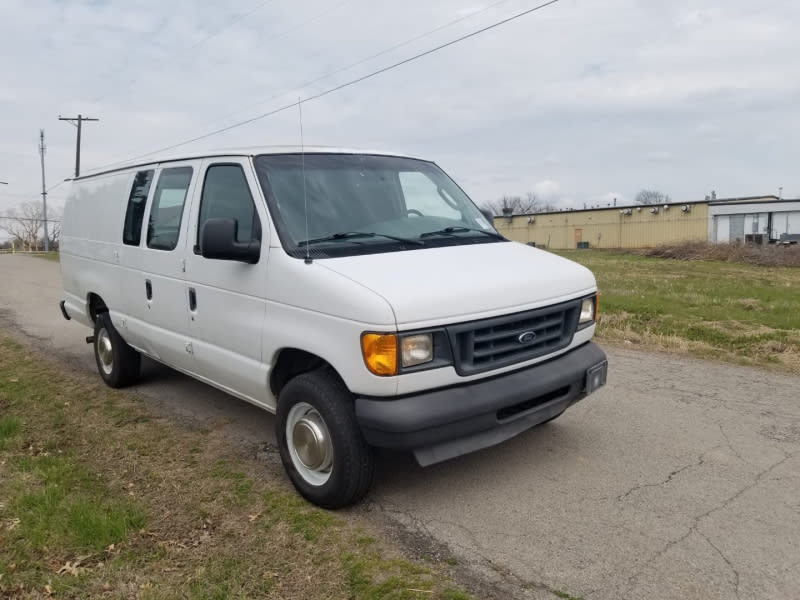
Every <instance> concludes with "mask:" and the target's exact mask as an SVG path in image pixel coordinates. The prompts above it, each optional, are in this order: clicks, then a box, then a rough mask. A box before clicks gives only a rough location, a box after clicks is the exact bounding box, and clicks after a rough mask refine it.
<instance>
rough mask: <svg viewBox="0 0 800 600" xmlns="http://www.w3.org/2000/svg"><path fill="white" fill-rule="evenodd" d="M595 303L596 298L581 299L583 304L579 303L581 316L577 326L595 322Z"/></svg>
mask: <svg viewBox="0 0 800 600" xmlns="http://www.w3.org/2000/svg"><path fill="white" fill-rule="evenodd" d="M595 302H597V296H592V297H591V298H584V299H583V302H582V303H581V316H580V318H579V319H578V325H588V324H589V323H592V322H593V321H594V320H595V312H596V311H595Z"/></svg>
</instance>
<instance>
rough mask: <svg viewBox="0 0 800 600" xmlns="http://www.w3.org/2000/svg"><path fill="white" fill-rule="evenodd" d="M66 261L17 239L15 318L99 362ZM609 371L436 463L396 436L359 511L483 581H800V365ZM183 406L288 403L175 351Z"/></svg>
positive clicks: (706, 593) (9, 271)
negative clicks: (575, 399) (443, 553)
mask: <svg viewBox="0 0 800 600" xmlns="http://www.w3.org/2000/svg"><path fill="white" fill-rule="evenodd" d="M60 284H61V279H60V274H59V267H58V264H57V263H53V262H49V261H45V260H41V259H36V258H29V257H21V256H0V323H2V324H4V326H5V327H10V328H14V329H15V330H16V331H17V332H18V333H19V334H21V335H24V336H27V337H28V338H29V339H30V340H31V341H32V342H33V343H34V344H36V345H38V346H40V347H41V348H42V349H44V350H46V351H49V352H52V353H54V354H55V355H57V356H58V357H59V358H61V359H62V360H64V361H65V362H66V363H67V364H69V365H71V366H72V367H73V368H75V369H77V370H79V371H84V372H86V373H94V371H95V366H94V359H93V356H92V351H91V347H90V346H88V345H86V344H84V343H83V338H84V337H85V336H86V335H89V332H88V330H86V329H85V328H83V327H81V326H79V325H76V324H74V323H69V322H66V321H64V320H63V319H62V318H61V315H60V313H59V311H58V307H57V302H58V300H59V299H60V297H61V296H60V292H61V289H60ZM607 351H608V354H609V363H610V371H609V382H608V386H607V387H606V388H604V389H603V390H601V391H599V392H598V393H596V394H595V395H593V396H590V397H589V398H587V399H586V400H584V401H583V402H581V403H580V404H578V405H576V406H574V407H573V408H571V409H570V410H569V411H567V412H566V413H565V414H564V415H563V416H562V417H561V418H559V419H558V420H556V421H554V422H553V423H550V424H548V425H545V426H542V427H539V428H536V429H534V430H531V431H528V432H526V433H524V434H522V435H520V436H518V437H516V438H514V439H512V440H510V441H509V442H507V443H505V444H503V445H500V446H496V447H494V448H491V449H487V450H484V451H481V452H478V453H475V454H472V455H469V456H465V457H461V458H458V459H455V460H451V461H448V462H446V463H442V464H439V465H434V466H432V467H428V468H426V469H423V468H421V467H419V466H417V465H416V463H415V462H414V461H413V458H411V457H410V456H408V455H405V454H392V453H381V454H380V455H379V462H378V465H379V474H378V478H377V481H376V484H375V488H374V491H373V492H372V493H371V494H370V496H369V497H368V499H367V500H366V502H365V503H363V504H362V505H361V506H360V507H358V508H357V509H355V511H356V512H359V513H363V514H367V515H369V516H372V517H373V518H374V519H375V520H376V521H377V522H379V523H382V524H384V525H385V526H386V527H387V533H388V535H390V536H391V535H392V532H393V531H394V532H396V533H397V537H398V538H402V539H404V540H405V541H406V542H408V540H409V539H412V540H417V543H416V544H415V543H413V542H412V545H418V548H419V551H420V552H422V553H424V552H427V551H429V549H430V548H445V547H446V548H447V549H448V552H450V553H452V554H453V555H454V556H455V557H457V559H458V562H459V564H460V565H461V567H462V569H463V570H464V572H465V573H466V572H469V573H470V574H472V575H473V576H475V575H477V577H478V578H479V579H480V580H481V581H484V582H488V583H487V584H486V585H483V586H479V587H478V588H477V589H479V590H480V591H479V592H478V594H479V596H480V597H487V598H488V597H493V598H521V599H527V598H534V599H540V598H542V599H544V598H548V599H552V598H554V597H555V596H554V594H553V592H558V593H564V594H569V595H571V596H573V597H582V598H585V599H586V600H590V599H592V600H595V599H618V598H619V599H631V600H633V599H639V598H647V599H662V598H663V599H671V598H681V599H691V598H702V599H704V600H706V599H708V600H711V599H723V598H736V599H781V600H785V599H794V598H800V375H787V374H781V373H774V372H770V371H766V370H761V369H754V368H749V367H740V366H735V365H726V364H718V363H714V362H708V361H701V360H695V359H689V358H684V357H678V356H671V355H664V354H654V353H644V352H637V351H634V350H630V349H627V348H607ZM137 390H138V392H139V393H140V394H141V396H142V398H143V399H144V400H145V401H146V402H148V403H149V404H150V405H151V406H152V407H153V408H155V409H158V410H164V411H166V412H167V413H168V414H172V415H174V416H175V418H176V420H189V421H191V422H193V423H197V424H200V425H202V426H213V427H218V428H225V429H226V430H227V433H228V434H229V438H230V439H231V442H232V443H239V444H243V445H252V446H253V447H259V446H263V445H264V444H267V445H269V444H271V443H273V442H274V435H273V432H272V429H273V426H274V421H273V419H272V417H271V416H270V415H268V414H265V413H263V412H261V411H259V410H258V409H256V408H254V407H252V406H249V405H247V404H245V403H243V402H240V401H238V400H235V399H233V398H230V397H228V396H226V395H225V394H222V393H221V392H218V391H216V390H214V389H212V388H210V387H208V386H205V385H203V384H200V383H198V382H195V381H193V380H190V379H188V378H186V377H184V376H182V375H179V374H177V373H175V372H173V371H170V370H169V369H166V368H165V367H162V366H160V365H156V364H154V363H150V362H148V363H146V364H145V368H144V377H143V382H142V383H141V384H140V385H139V386H137Z"/></svg>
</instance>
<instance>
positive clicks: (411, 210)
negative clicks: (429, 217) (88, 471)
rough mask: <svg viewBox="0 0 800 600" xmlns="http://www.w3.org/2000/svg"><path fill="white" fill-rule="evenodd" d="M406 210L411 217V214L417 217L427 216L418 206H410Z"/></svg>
mask: <svg viewBox="0 0 800 600" xmlns="http://www.w3.org/2000/svg"><path fill="white" fill-rule="evenodd" d="M406 212H407V213H408V216H409V217H410V216H411V215H414V216H416V217H424V216H425V215H423V214H422V213H421V212H419V211H418V210H417V209H416V208H409V209H408V210H407V211H406Z"/></svg>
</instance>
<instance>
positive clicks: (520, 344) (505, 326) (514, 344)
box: [447, 300, 581, 375]
mask: <svg viewBox="0 0 800 600" xmlns="http://www.w3.org/2000/svg"><path fill="white" fill-rule="evenodd" d="M580 306H581V300H573V301H570V302H564V303H561V304H556V305H553V306H546V307H544V308H537V309H536V310H529V311H525V312H521V313H515V314H512V315H503V316H502V317H494V318H491V319H483V320H480V321H472V322H470V323H462V324H459V325H453V326H451V327H448V328H447V332H448V334H449V336H450V343H451V344H452V346H453V354H454V359H455V361H454V362H455V367H456V371H457V372H458V373H459V375H473V374H475V373H482V372H484V371H490V370H491V369H499V368H501V367H506V366H508V365H513V364H515V363H519V362H524V361H526V360H531V359H533V358H537V357H539V356H544V355H545V354H550V353H551V352H555V351H556V350H559V349H561V348H564V347H566V346H568V345H569V343H570V342H571V341H572V336H573V334H574V333H575V329H576V328H577V325H578V316H579V314H580Z"/></svg>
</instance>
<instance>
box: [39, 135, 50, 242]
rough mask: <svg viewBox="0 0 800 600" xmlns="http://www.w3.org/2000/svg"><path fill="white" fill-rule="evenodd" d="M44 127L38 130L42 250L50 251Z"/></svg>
mask: <svg viewBox="0 0 800 600" xmlns="http://www.w3.org/2000/svg"><path fill="white" fill-rule="evenodd" d="M45 150H47V146H45V145H44V129H40V130H39V154H40V155H41V156H42V206H43V207H44V213H43V214H44V219H43V220H44V251H45V252H49V251H50V236H49V235H48V233H47V186H46V185H45V183H44V151H45Z"/></svg>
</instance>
